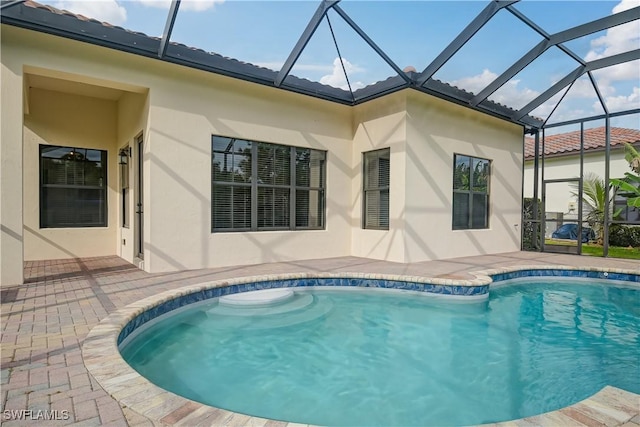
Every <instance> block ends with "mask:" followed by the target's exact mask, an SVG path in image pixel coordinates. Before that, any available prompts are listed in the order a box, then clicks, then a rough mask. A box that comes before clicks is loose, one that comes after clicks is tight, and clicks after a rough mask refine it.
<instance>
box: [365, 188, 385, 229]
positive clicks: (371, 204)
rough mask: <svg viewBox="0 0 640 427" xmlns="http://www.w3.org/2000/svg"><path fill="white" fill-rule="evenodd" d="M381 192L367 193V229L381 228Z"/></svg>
mask: <svg viewBox="0 0 640 427" xmlns="http://www.w3.org/2000/svg"><path fill="white" fill-rule="evenodd" d="M380 201H381V200H380V192H379V191H367V192H366V193H365V211H364V221H365V222H364V224H365V228H369V227H372V228H374V227H379V224H380Z"/></svg>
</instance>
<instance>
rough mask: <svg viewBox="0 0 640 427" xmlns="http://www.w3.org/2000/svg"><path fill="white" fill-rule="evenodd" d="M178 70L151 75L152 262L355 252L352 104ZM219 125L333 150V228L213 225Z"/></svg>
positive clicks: (154, 265)
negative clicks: (217, 228)
mask: <svg viewBox="0 0 640 427" xmlns="http://www.w3.org/2000/svg"><path fill="white" fill-rule="evenodd" d="M176 72H177V71H174V73H173V75H172V77H171V78H164V77H162V76H157V77H156V78H157V80H154V81H150V86H151V88H150V118H149V123H150V126H149V132H148V146H147V147H146V148H147V152H146V153H145V168H146V169H147V171H148V173H149V175H148V177H147V178H146V180H147V182H151V183H152V184H151V187H150V191H148V192H146V193H145V205H146V206H145V212H147V213H148V215H147V216H145V218H149V221H147V223H148V225H149V232H148V233H149V234H147V235H149V236H150V242H149V245H148V247H147V252H148V256H147V253H146V252H145V264H146V263H147V260H149V261H150V268H151V269H152V270H153V271H164V270H170V269H185V268H198V267H204V266H210V267H215V266H226V265H237V264H253V263H261V262H270V261H288V260H296V259H305V258H326V257H334V256H345V255H349V254H350V240H349V238H350V220H349V218H348V217H347V215H345V212H347V211H348V208H349V206H350V189H349V187H348V186H347V185H346V183H348V182H349V180H350V179H351V174H352V169H351V168H350V167H349V165H350V164H351V147H350V142H351V135H352V129H351V120H350V112H349V109H348V107H344V106H340V105H334V104H330V103H328V102H323V101H319V100H315V99H311V98H308V97H303V96H299V95H295V94H290V93H286V92H283V91H278V90H275V89H270V88H264V87H260V86H256V85H250V84H247V83H243V82H237V81H233V80H231V79H225V78H222V77H219V76H210V75H203V73H195V72H193V71H191V70H184V75H183V76H181V77H178V78H177V77H176V75H175V74H176ZM211 135H222V136H229V137H238V138H244V139H249V140H255V141H263V142H270V143H278V144H286V145H292V146H297V147H310V148H314V149H321V150H326V151H327V183H326V194H327V200H326V203H327V209H326V229H325V230H314V231H260V232H240V233H238V232H216V233H211ZM145 233H147V230H146V229H145Z"/></svg>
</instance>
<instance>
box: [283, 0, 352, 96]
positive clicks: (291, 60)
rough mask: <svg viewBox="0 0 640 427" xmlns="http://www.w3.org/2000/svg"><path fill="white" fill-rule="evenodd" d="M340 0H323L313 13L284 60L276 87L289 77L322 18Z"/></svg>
mask: <svg viewBox="0 0 640 427" xmlns="http://www.w3.org/2000/svg"><path fill="white" fill-rule="evenodd" d="M339 1H340V0H322V2H321V3H320V5H319V6H318V9H316V12H315V13H314V14H313V16H312V17H311V20H310V21H309V23H308V24H307V27H306V28H305V29H304V31H303V32H302V35H301V36H300V38H299V39H298V42H297V43H296V45H295V46H294V48H293V50H292V51H291V53H289V57H288V58H287V60H286V61H285V62H284V65H283V66H282V68H281V69H280V72H279V73H278V75H277V76H276V79H275V82H274V84H275V86H276V87H280V85H282V82H283V81H284V79H286V78H287V76H288V75H289V72H291V69H292V68H293V66H294V64H295V63H296V61H297V60H298V58H299V57H300V54H302V51H303V50H304V48H305V47H306V46H307V43H309V40H311V37H312V36H313V34H314V33H315V32H316V30H317V29H318V26H319V25H320V23H321V22H322V19H323V18H324V16H325V15H326V13H327V11H328V10H329V9H331V8H332V7H333V6H334V5H335V4H337V3H338V2H339Z"/></svg>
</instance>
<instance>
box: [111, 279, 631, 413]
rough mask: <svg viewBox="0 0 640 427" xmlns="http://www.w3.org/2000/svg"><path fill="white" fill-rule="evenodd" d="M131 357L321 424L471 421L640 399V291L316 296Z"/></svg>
mask: <svg viewBox="0 0 640 427" xmlns="http://www.w3.org/2000/svg"><path fill="white" fill-rule="evenodd" d="M121 351H122V355H123V357H124V358H125V360H127V362H128V363H129V364H131V366H132V367H134V368H135V369H136V370H137V371H138V372H140V374H142V375H143V376H145V377H147V378H148V379H149V380H151V381H152V382H154V383H155V384H157V385H158V386H160V387H163V388H165V389H167V390H170V391H172V392H174V393H176V394H180V395H182V396H184V397H187V398H189V399H193V400H196V401H199V402H202V403H205V404H208V405H212V406H216V407H220V408H224V409H227V410H231V411H234V412H239V413H244V414H249V415H254V416H259V417H264V418H270V419H276V420H286V421H292V422H299V423H310V424H316V425H368V426H389V425H468V424H479V423H488V422H497V421H504V420H510V419H516V418H521V417H526V416H530V415H535V414H540V413H543V412H547V411H551V410H555V409H559V408H561V407H564V406H568V405H571V404H573V403H576V402H577V401H579V400H582V399H584V398H586V397H588V396H590V395H593V394H594V393H596V392H597V391H599V390H600V389H601V388H602V387H604V386H605V385H612V386H615V387H619V388H622V389H626V390H629V391H632V392H635V393H640V362H639V361H640V289H638V288H630V287H612V286H611V285H607V286H600V285H591V284H590V285H586V284H585V282H568V281H559V282H549V281H547V282H541V281H540V282H538V281H535V282H534V281H530V282H527V283H522V282H519V283H518V284H511V285H508V286H503V287H499V288H496V289H492V290H491V296H490V299H489V301H488V302H485V303H474V304H457V303H451V302H436V301H434V300H433V299H430V298H427V297H422V296H416V295H415V294H410V293H401V292H385V291H375V290H366V289H359V290H356V291H341V290H310V291H302V292H299V291H298V290H297V289H296V296H295V297H294V298H293V299H291V300H288V301H287V302H284V303H282V304H279V305H276V306H273V307H252V308H242V307H228V306H223V305H221V304H220V305H219V304H217V302H215V301H212V302H211V303H207V304H202V305H199V306H196V307H193V308H189V309H187V310H186V311H183V312H181V313H179V314H176V315H174V316H170V317H168V318H165V319H162V320H159V321H158V322H157V323H155V324H154V325H153V326H151V327H149V328H148V329H146V330H144V331H142V332H141V333H140V334H138V335H137V336H135V337H133V338H132V339H131V340H130V341H129V342H127V343H126V345H125V346H124V348H123V349H122V350H121Z"/></svg>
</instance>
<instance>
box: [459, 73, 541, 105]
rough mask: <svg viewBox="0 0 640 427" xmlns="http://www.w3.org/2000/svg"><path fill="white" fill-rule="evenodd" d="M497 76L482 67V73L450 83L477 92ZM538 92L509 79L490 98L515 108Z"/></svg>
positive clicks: (518, 81)
mask: <svg viewBox="0 0 640 427" xmlns="http://www.w3.org/2000/svg"><path fill="white" fill-rule="evenodd" d="M497 77H498V75H497V74H496V73H494V72H493V71H490V70H488V69H484V70H483V71H482V73H480V74H478V75H475V76H471V77H463V78H461V79H459V80H454V81H452V82H451V84H452V85H454V86H457V87H459V88H461V89H464V90H466V91H468V92H473V93H475V94H478V93H479V92H480V91H481V90H482V89H484V88H485V87H486V86H487V85H489V83H491V82H492V81H494V80H495V79H496V78H497ZM539 94H540V93H539V92H537V91H535V90H532V89H529V88H526V87H524V88H523V87H520V80H511V81H509V82H507V83H506V84H505V85H503V86H502V87H501V88H500V89H498V90H497V91H496V92H494V93H493V94H492V95H491V96H490V100H491V101H494V102H499V103H500V104H503V105H506V106H508V107H511V108H517V107H519V106H523V105H524V103H526V102H529V101H531V100H532V99H534V98H535V97H536V96H538V95H539Z"/></svg>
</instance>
